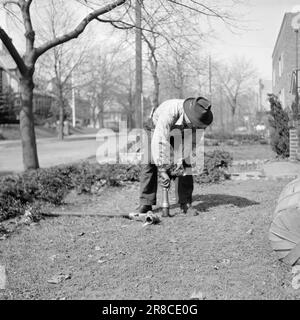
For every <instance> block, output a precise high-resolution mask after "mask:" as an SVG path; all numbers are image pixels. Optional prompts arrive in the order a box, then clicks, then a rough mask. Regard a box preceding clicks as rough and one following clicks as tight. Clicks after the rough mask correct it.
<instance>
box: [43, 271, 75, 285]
mask: <svg viewBox="0 0 300 320" xmlns="http://www.w3.org/2000/svg"><path fill="white" fill-rule="evenodd" d="M68 279H71V274H70V273H69V274H58V275H55V276H53V277H52V278H51V279H49V280H47V282H48V283H51V284H58V283H61V282H63V281H64V280H68Z"/></svg>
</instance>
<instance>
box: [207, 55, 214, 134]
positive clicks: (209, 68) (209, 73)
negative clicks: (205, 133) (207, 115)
mask: <svg viewBox="0 0 300 320" xmlns="http://www.w3.org/2000/svg"><path fill="white" fill-rule="evenodd" d="M208 78H209V81H208V82H209V101H210V103H211V104H212V103H213V102H212V65H211V55H209V57H208ZM212 127H213V124H211V125H210V126H209V130H210V131H212Z"/></svg>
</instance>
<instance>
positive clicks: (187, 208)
mask: <svg viewBox="0 0 300 320" xmlns="http://www.w3.org/2000/svg"><path fill="white" fill-rule="evenodd" d="M178 214H180V215H189V216H198V215H199V212H198V210H197V209H196V208H194V207H193V206H192V204H191V203H181V204H180V211H179V213H178Z"/></svg>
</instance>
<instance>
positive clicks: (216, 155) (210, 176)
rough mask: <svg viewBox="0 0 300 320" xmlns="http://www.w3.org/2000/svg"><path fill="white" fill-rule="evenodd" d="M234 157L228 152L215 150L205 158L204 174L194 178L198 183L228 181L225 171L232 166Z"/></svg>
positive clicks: (207, 153) (206, 154)
mask: <svg viewBox="0 0 300 320" xmlns="http://www.w3.org/2000/svg"><path fill="white" fill-rule="evenodd" d="M232 160H233V157H232V155H231V154H230V153H229V152H227V151H222V150H214V151H210V152H206V153H205V156H204V169H203V173H202V174H200V175H198V176H196V177H194V178H195V181H196V182H198V183H211V182H218V181H221V180H225V179H227V174H226V171H225V169H226V168H228V167H229V166H230V165H231V164H232Z"/></svg>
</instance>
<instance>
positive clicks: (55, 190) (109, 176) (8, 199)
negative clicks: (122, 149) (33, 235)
mask: <svg viewBox="0 0 300 320" xmlns="http://www.w3.org/2000/svg"><path fill="white" fill-rule="evenodd" d="M231 161H232V157H231V156H230V154H229V153H228V152H224V151H220V150H216V151H212V152H208V153H206V154H205V165H204V171H203V173H202V174H201V175H199V176H197V177H195V181H196V182H199V183H206V182H217V181H219V180H221V179H224V178H225V176H226V174H225V172H224V171H223V169H224V168H226V167H228V165H229V164H230V163H231ZM140 171H141V165H124V164H114V165H113V164H104V165H99V164H97V163H96V164H91V163H88V162H83V163H77V164H70V165H61V166H55V167H52V168H47V169H38V170H32V171H27V172H24V173H23V174H19V175H11V176H5V177H2V178H0V221H1V220H5V219H8V218H12V217H16V216H18V215H22V214H24V212H25V210H26V208H31V209H30V211H31V212H32V210H33V209H32V208H34V210H33V211H34V214H35V215H38V210H39V208H41V207H42V206H43V204H45V203H49V204H52V205H61V204H62V203H63V200H64V198H65V196H66V195H67V193H68V192H69V191H70V190H72V189H75V190H76V191H77V192H78V193H94V192H97V191H99V189H101V188H102V187H103V186H120V185H122V184H124V183H126V182H128V181H130V182H134V181H139V175H140Z"/></svg>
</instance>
